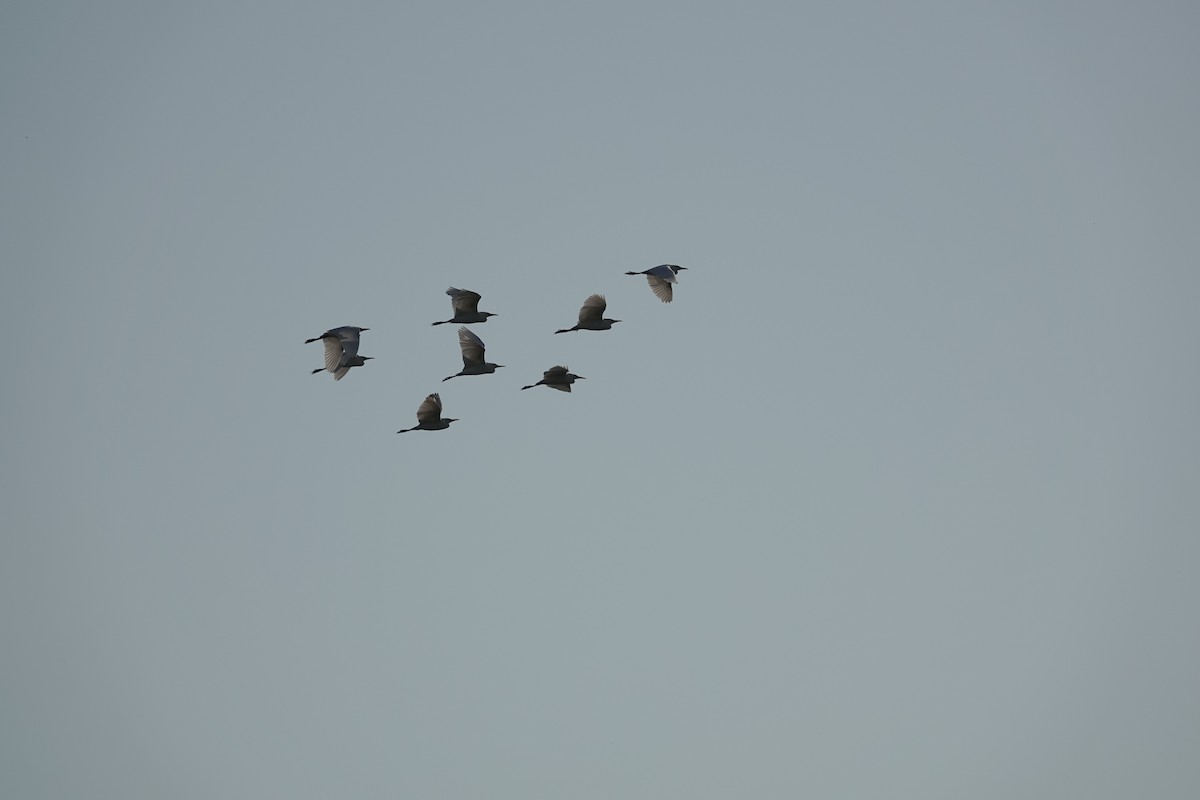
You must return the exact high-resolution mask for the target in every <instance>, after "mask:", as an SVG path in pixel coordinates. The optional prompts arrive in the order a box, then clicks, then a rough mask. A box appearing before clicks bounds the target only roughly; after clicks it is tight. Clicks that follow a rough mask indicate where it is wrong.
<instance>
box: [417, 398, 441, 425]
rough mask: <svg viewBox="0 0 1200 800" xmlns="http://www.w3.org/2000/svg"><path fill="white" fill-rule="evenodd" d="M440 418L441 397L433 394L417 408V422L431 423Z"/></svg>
mask: <svg viewBox="0 0 1200 800" xmlns="http://www.w3.org/2000/svg"><path fill="white" fill-rule="evenodd" d="M441 418H442V397H441V395H439V394H437V393H436V392H434V393H433V394H431V395H429V396H428V397H426V398H425V401H424V402H423V403H421V405H420V406H419V407H418V408H417V422H433V421H434V420H438V419H441Z"/></svg>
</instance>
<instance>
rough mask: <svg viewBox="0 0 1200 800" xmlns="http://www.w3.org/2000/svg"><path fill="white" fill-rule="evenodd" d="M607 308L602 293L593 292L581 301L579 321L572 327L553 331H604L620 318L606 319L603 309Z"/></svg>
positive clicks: (606, 302)
mask: <svg viewBox="0 0 1200 800" xmlns="http://www.w3.org/2000/svg"><path fill="white" fill-rule="evenodd" d="M606 308H608V301H607V300H605V299H604V295H602V294H594V295H592V296H591V297H589V298H588V299H587V300H584V301H583V307H582V308H580V309H579V322H578V324H576V325H575V327H573V328H563V329H562V330H557V331H555V333H570V332H571V331H606V330H608V329H610V328H611V327H612V326H613V325H615V324H617V323H618V322H620V321H621V320H619V319H608V318H605V317H604V309H606Z"/></svg>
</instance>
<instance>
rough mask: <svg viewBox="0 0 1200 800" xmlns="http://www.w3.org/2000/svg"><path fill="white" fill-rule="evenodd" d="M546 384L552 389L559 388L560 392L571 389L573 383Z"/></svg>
mask: <svg viewBox="0 0 1200 800" xmlns="http://www.w3.org/2000/svg"><path fill="white" fill-rule="evenodd" d="M546 386H549V387H550V388H551V389H558V390H559V391H560V392H569V391H571V384H569V383H547V384H546Z"/></svg>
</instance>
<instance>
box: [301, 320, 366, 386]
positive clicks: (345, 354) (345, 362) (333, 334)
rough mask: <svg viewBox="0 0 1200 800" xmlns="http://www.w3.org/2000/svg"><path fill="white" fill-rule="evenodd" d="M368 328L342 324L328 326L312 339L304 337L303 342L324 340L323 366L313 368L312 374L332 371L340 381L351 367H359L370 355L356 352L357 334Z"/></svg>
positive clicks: (336, 379) (335, 378)
mask: <svg viewBox="0 0 1200 800" xmlns="http://www.w3.org/2000/svg"><path fill="white" fill-rule="evenodd" d="M369 330H371V329H370V328H356V327H354V326H353V325H343V326H342V327H340V328H330V329H329V330H327V331H325V332H324V333H322V334H321V335H320V336H317V337H316V338H314V339H305V340H304V343H305V344H310V343H312V342H317V341H321V340H324V341H325V366H324V367H321V368H320V369H314V370H313V371H312V374H313V375H316V374H317V373H318V372H332V373H333V379H334V380H335V381H340V380H341V379H342V378H344V377H345V376H346V373H347V372H349V371H350V368H351V367H361V366H362V365H364V364H366V363H367V362H368V361H370V360H371V356H360V355H359V354H358V338H359V334H361V333H362V332H363V331H369Z"/></svg>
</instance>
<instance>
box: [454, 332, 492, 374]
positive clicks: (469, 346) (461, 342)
mask: <svg viewBox="0 0 1200 800" xmlns="http://www.w3.org/2000/svg"><path fill="white" fill-rule="evenodd" d="M458 346H459V347H460V348H462V357H463V366H464V367H469V366H471V365H472V364H482V363H483V356H484V351H485V349H486V348H484V345H483V340H482V339H480V338H479V337H478V336H476V335H475V334H474V333H472V332H471V330H470V329H469V328H466V327H462V328H459V329H458Z"/></svg>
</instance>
